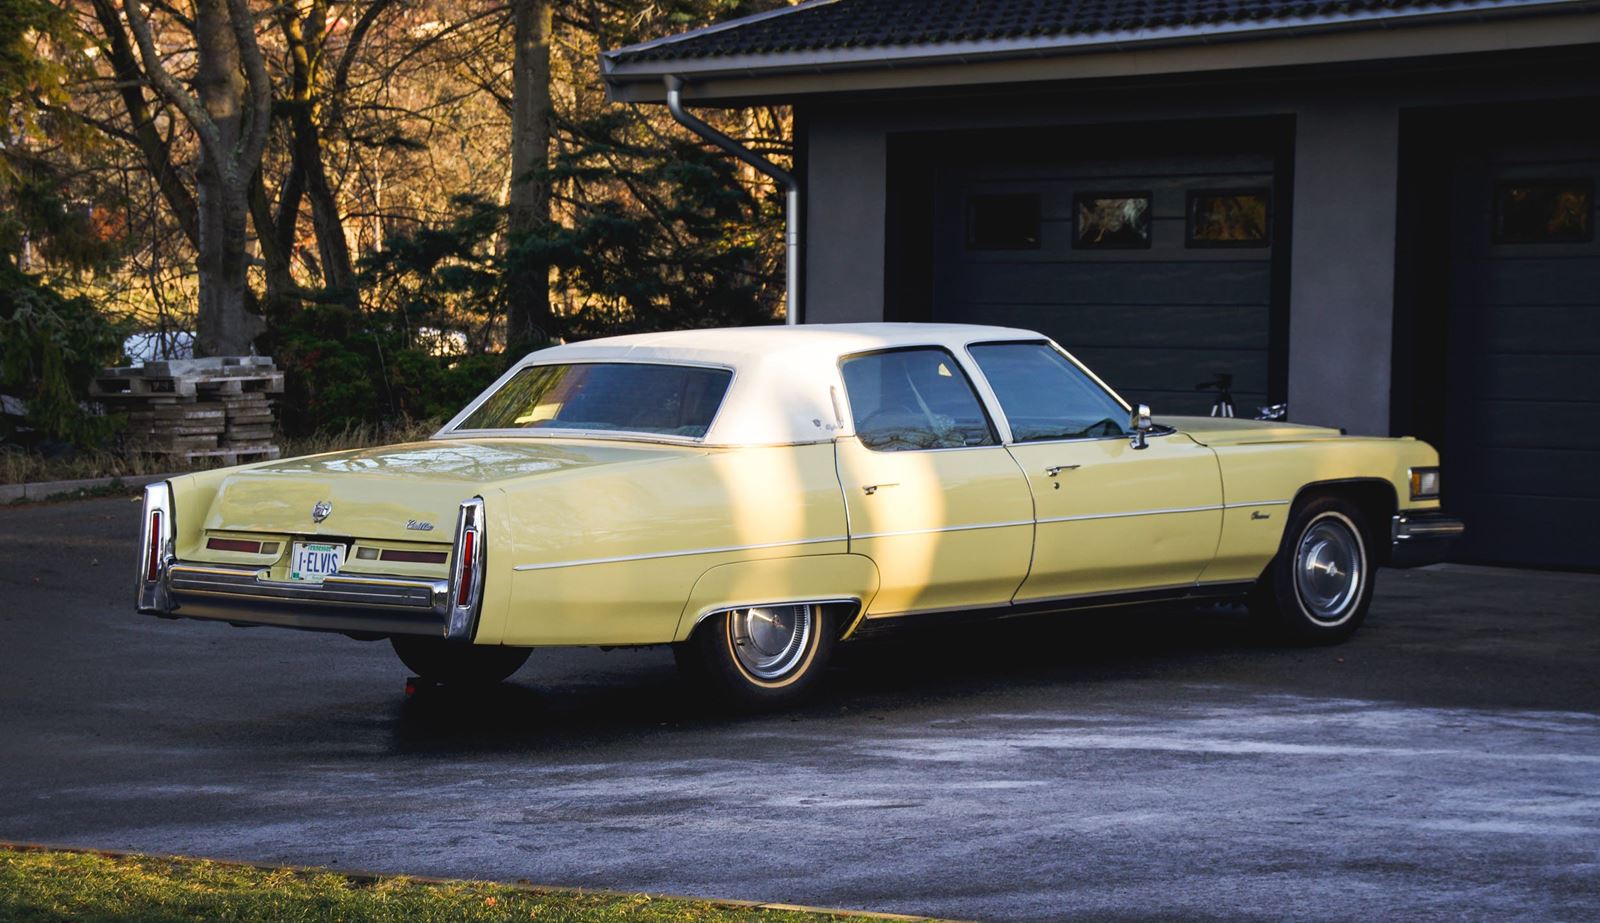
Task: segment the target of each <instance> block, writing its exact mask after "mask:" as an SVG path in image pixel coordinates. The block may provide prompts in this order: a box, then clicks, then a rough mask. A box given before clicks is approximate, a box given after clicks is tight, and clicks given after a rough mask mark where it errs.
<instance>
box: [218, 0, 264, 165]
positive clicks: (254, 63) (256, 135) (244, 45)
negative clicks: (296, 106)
mask: <svg viewBox="0 0 1600 923" xmlns="http://www.w3.org/2000/svg"><path fill="white" fill-rule="evenodd" d="M228 20H229V22H230V23H231V24H232V25H233V37H234V41H235V42H237V43H238V45H239V55H240V57H242V58H243V59H244V73H245V79H246V80H247V81H248V83H249V87H250V121H249V123H248V125H247V127H246V129H245V133H244V137H243V138H242V139H241V141H240V145H239V150H238V151H235V152H234V156H235V157H236V159H235V160H234V162H233V167H234V168H235V169H237V168H238V167H241V166H249V167H250V169H251V170H252V171H253V170H255V169H256V167H257V165H258V164H260V163H261V152H262V151H264V150H266V147H267V132H268V130H269V129H270V128H271V127H272V78H271V77H269V76H267V62H266V61H265V59H263V58H262V56H261V45H260V43H259V42H257V41H256V21H255V17H254V16H252V15H251V13H250V5H249V4H248V3H247V2H246V0H228Z"/></svg>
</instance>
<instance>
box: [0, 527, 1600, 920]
mask: <svg viewBox="0 0 1600 923" xmlns="http://www.w3.org/2000/svg"><path fill="white" fill-rule="evenodd" d="M137 513H138V511H137V506H136V505H135V504H133V503H130V502H128V501H126V500H121V499H112V500H94V501H80V502H72V503H62V504H50V505H41V506H26V507H14V508H0V543H3V544H4V547H5V548H6V549H7V551H6V552H5V553H4V555H3V556H0V590H3V592H4V596H5V599H6V602H5V603H4V604H3V605H0V839H11V840H30V841H41V842H49V843H55V844H62V845H79V846H94V847H102V848H114V849H135V850H145V851H152V852H171V853H184V854H203V855H210V856H219V857H228V858H238V859H248V860H254V861H266V862H285V863H293V864H305V865H329V866H333V867H335V868H360V869H370V870H377V871H396V872H410V873H415V874H426V875H443V876H454V877H477V878H496V879H507V880H515V879H527V880H531V881H535V882H542V883H551V884H561V885H583V886H592V887H604V888H615V889H623V890H635V891H652V892H670V893H684V894H697V895H703V896H710V897H731V898H749V899H760V900H773V901H792V902H802V903H811V904H823V905H828V906H842V907H857V908H863V909H874V910H885V911H898V912H905V913H922V914H932V915H941V916H951V917H961V918H975V919H992V920H1025V919H1039V920H1058V919H1114V920H1136V919H1176V918H1186V919H1218V920H1224V919H1225V920H1240V919H1252V918H1260V919H1273V920H1277V919H1285V918H1298V919H1315V920H1370V919H1373V918H1405V919H1420V918H1438V919H1452V920H1454V919H1497V920H1498V919H1505V918H1519V919H1545V920H1584V919H1589V920H1592V919H1600V672H1597V669H1596V666H1597V664H1600V576H1595V575H1573V574H1554V573H1533V572H1519V571H1503V570H1494V569H1487V568H1465V567H1455V566H1442V567H1438V568H1429V569H1426V570H1422V571H1384V572H1382V573H1381V574H1380V582H1379V586H1378V591H1377V600H1376V603H1375V606H1374V610H1373V613H1372V615H1371V617H1370V618H1369V620H1368V622H1367V625H1366V626H1365V627H1364V628H1363V630H1362V632H1361V633H1360V634H1359V635H1358V636H1357V637H1356V638H1355V639H1354V640H1353V641H1351V642H1350V643H1348V644H1345V645H1342V646H1340V647H1335V648H1327V649H1316V650H1286V649H1277V648H1273V647H1270V646H1263V645H1261V644H1258V643H1257V642H1255V641H1254V640H1253V639H1252V637H1251V635H1250V634H1249V632H1248V631H1247V630H1246V626H1245V625H1244V624H1243V623H1242V621H1241V619H1240V618H1239V617H1238V614H1237V613H1235V612H1233V611H1230V610H1227V609H1222V608H1213V609H1205V610H1193V609H1188V610H1175V609H1122V610H1101V611H1098V612H1094V613H1086V614H1078V615H1069V616H1056V617H1044V618H1035V619H1029V620H1012V621H1006V622H1000V623H990V624H986V625H979V626H968V627H964V628H952V627H941V628H937V629H928V630H924V631H920V632H916V633H912V634H902V635H899V636H896V637H892V638H884V639H878V640H873V641H868V642H861V643H857V644H851V645H847V646H846V647H844V648H842V649H841V653H840V656H838V657H837V658H836V660H835V667H834V669H833V671H832V675H831V676H830V677H829V679H830V682H829V685H828V688H827V690H826V692H825V693H824V694H823V695H822V696H821V697H820V698H819V699H818V700H816V701H815V702H814V703H812V704H810V705H808V706H807V707H805V708H802V709H800V710H797V711H795V712H792V713H787V714H779V715H772V716H765V717H757V718H727V717H723V716H720V715H718V714H716V713H715V712H714V711H712V710H709V709H707V708H706V707H705V706H704V705H703V704H702V703H700V702H698V701H697V700H695V699H694V698H693V697H692V696H691V695H690V694H689V693H688V691H687V690H686V689H685V688H684V687H683V686H682V685H681V684H680V683H679V682H678V680H677V677H676V675H675V673H674V670H673V667H672V659H671V657H670V655H669V654H668V653H667V652H666V651H665V650H662V649H643V650H627V651H612V652H609V653H603V652H599V651H594V650H587V649H581V650H546V651H539V652H536V653H535V654H534V656H533V659H532V660H531V661H530V662H529V664H528V665H527V666H526V667H524V668H523V670H522V671H521V672H519V673H518V674H517V675H516V676H515V677H513V679H512V681H511V682H510V683H508V684H506V685H503V686H501V687H499V688H496V689H494V690H490V691H488V692H484V693H479V694H472V695H468V694H446V693H445V692H444V691H443V690H435V691H432V692H430V693H424V694H421V695H419V696H418V697H416V698H412V699H407V698H405V696H404V695H403V694H402V685H403V681H404V679H405V676H406V672H405V670H404V668H403V667H402V666H400V664H399V662H398V660H396V659H395V657H394V656H393V654H392V653H391V651H390V650H389V648H388V646H387V645H386V644H383V643H362V642H357V641H352V640H349V639H346V638H343V637H339V636H328V635H316V634H309V633H299V632H291V631H282V630H275V629H251V630H241V629H235V628H231V627H228V626H226V625H220V624H208V623H199V622H182V621H162V620H159V619H153V618H148V617H139V616H135V615H133V614H132V612H131V595H132V585H133V579H134V569H135V565H134V546H135V544H136V540H135V538H134V533H135V532H136V528H137V519H138V515H137Z"/></svg>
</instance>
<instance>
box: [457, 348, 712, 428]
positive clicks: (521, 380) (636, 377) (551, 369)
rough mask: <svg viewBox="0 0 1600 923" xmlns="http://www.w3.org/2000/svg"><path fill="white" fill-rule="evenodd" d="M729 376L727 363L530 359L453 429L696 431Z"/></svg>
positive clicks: (708, 421) (709, 414)
mask: <svg viewBox="0 0 1600 923" xmlns="http://www.w3.org/2000/svg"><path fill="white" fill-rule="evenodd" d="M732 380H733V373H732V372H730V371H728V370H727V369H713V368H702V367H699V366H689V365H650V364H646V363H639V362H585V363H574V364H571V365H534V366H529V367H528V368H525V369H522V370H520V371H518V372H517V373H516V374H515V375H513V376H511V378H510V379H509V380H507V381H506V383H505V384H503V385H501V386H500V388H499V390H497V391H495V392H494V393H493V394H491V395H489V397H488V399H487V400H485V401H484V402H483V403H482V404H480V405H478V409H476V410H474V411H473V412H472V413H471V414H469V415H468V416H467V418H466V419H465V420H462V421H461V424H460V425H459V426H457V427H456V431H458V432H459V431H461V430H473V429H538V430H561V429H568V430H602V431H603V430H617V431H620V432H631V433H650V434H653V435H660V436H682V437H688V438H699V437H702V436H704V435H705V434H706V430H708V429H709V428H710V427H711V421H712V420H713V419H714V418H715V417H716V415H717V408H718V407H721V406H722V398H723V395H725V394H727V392H728V383H729V382H730V381H732Z"/></svg>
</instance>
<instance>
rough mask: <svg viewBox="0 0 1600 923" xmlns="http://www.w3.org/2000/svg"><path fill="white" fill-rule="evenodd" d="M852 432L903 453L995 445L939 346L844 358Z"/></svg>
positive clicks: (956, 368)
mask: <svg viewBox="0 0 1600 923" xmlns="http://www.w3.org/2000/svg"><path fill="white" fill-rule="evenodd" d="M842 370H843V373H844V387H845V391H846V392H847V393H848V394H849V396H850V415H851V417H852V418H853V419H854V421H855V427H856V436H857V437H858V438H859V439H860V440H861V443H862V444H863V445H865V446H866V447H867V448H869V449H877V450H878V451H881V452H901V451H906V450H913V449H955V448H961V447H963V446H976V445H995V444H996V443H997V440H996V439H995V435H994V429H993V428H992V427H991V426H990V425H989V418H988V416H987V415H986V414H985V413H984V412H983V405H982V404H981V403H979V401H978V396H977V395H976V394H974V393H973V390H972V383H971V382H970V381H968V380H967V375H966V373H965V372H963V371H962V369H961V366H960V365H959V364H957V363H956V360H955V358H954V357H953V356H951V355H950V354H949V353H947V352H945V351H944V350H942V349H935V348H931V347H930V348H926V349H901V350H895V351H893V352H886V353H869V354H867V355H864V356H853V357H851V358H849V359H846V360H845V361H844V365H843V366H842Z"/></svg>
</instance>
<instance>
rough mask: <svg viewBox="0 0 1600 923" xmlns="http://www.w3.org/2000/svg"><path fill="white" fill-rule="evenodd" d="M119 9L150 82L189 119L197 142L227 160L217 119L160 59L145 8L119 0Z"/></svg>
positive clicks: (129, 0) (130, 0) (132, 0)
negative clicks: (123, 15) (198, 139)
mask: <svg viewBox="0 0 1600 923" xmlns="http://www.w3.org/2000/svg"><path fill="white" fill-rule="evenodd" d="M122 10H123V13H124V14H125V15H126V17H127V20H128V27H129V28H130V29H132V30H133V38H134V41H136V42H138V44H139V56H140V57H141V58H143V59H144V71H145V74H146V75H147V76H148V77H149V78H150V82H151V83H152V84H154V85H155V88H156V89H158V90H160V91H161V93H162V95H164V96H166V97H167V98H168V99H170V100H172V104H173V105H174V106H177V107H178V111H179V112H182V113H183V117H184V118H186V119H188V120H189V124H190V125H193V126H194V130H195V133H196V134H198V135H199V136H200V142H201V143H202V144H204V145H205V146H206V149H207V150H209V151H211V153H212V155H213V156H214V157H216V158H217V162H218V163H224V162H226V157H227V152H226V151H224V150H223V149H222V135H221V134H220V133H219V132H218V131H217V123H216V122H213V121H212V120H211V116H210V114H208V113H207V112H206V110H205V108H204V107H203V106H201V105H200V101H199V100H198V99H195V98H194V95H193V94H191V93H190V92H189V91H188V90H185V89H184V88H183V87H182V86H181V85H180V84H179V83H178V81H177V79H176V78H174V77H173V76H172V74H171V72H169V71H168V70H167V66H166V65H165V64H162V63H161V55H160V54H159V53H157V52H156V43H155V39H154V38H152V37H151V35H150V21H149V20H147V19H145V18H144V12H143V11H142V10H140V9H139V0H122Z"/></svg>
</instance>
